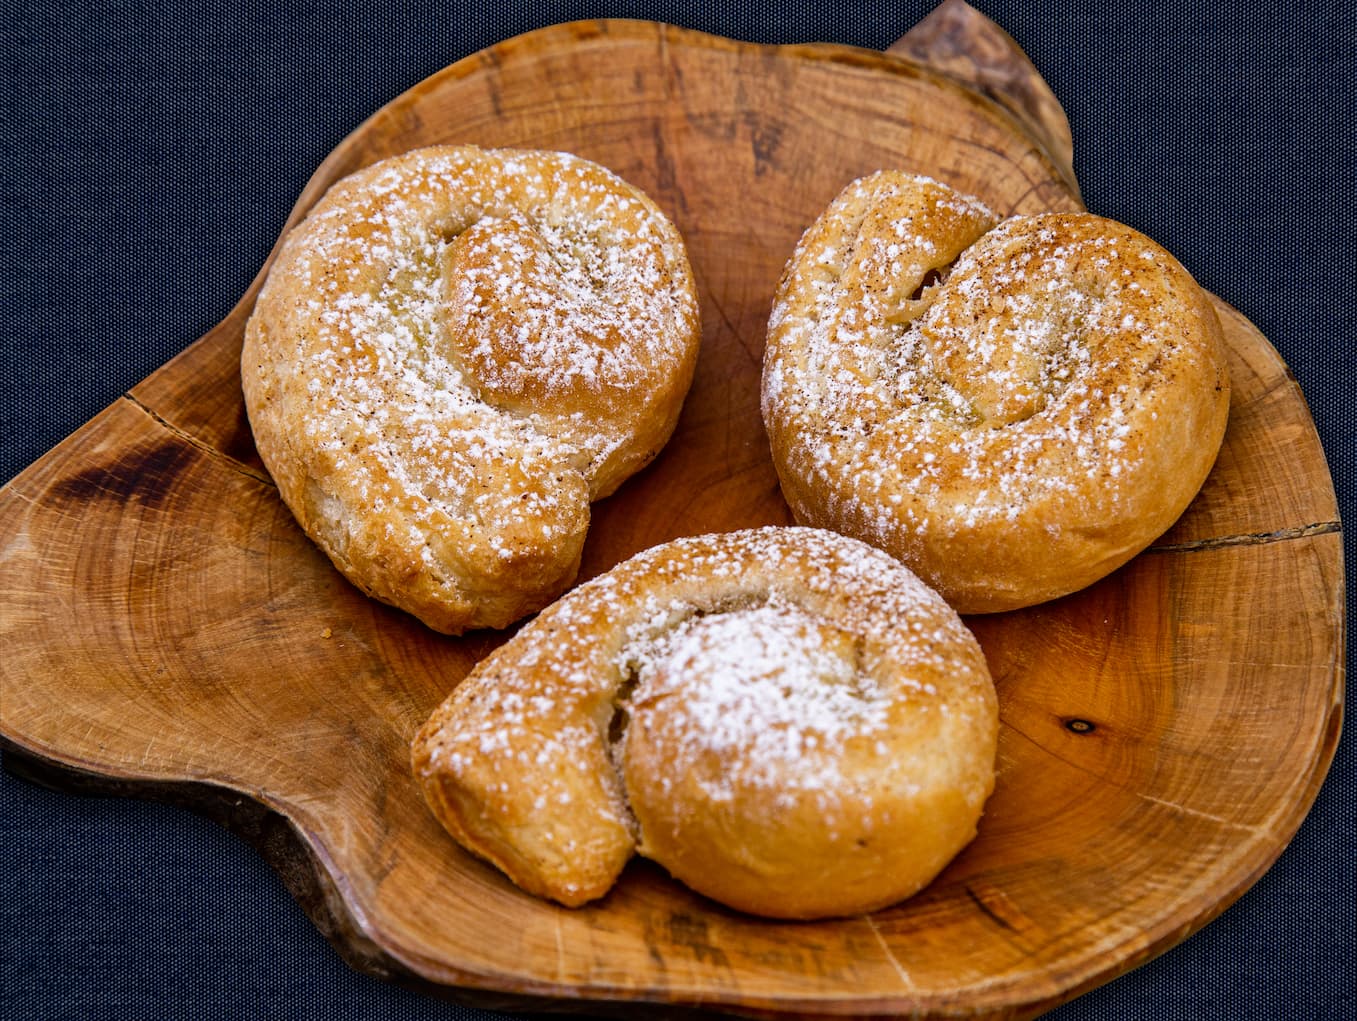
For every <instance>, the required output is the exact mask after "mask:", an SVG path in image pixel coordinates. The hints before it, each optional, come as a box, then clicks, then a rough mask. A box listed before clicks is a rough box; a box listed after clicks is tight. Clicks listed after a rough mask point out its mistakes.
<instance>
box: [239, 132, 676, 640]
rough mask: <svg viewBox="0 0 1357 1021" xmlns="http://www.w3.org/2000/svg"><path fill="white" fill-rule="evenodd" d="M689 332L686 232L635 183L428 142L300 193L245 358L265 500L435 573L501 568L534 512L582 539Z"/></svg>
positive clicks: (570, 160) (337, 539) (665, 425)
mask: <svg viewBox="0 0 1357 1021" xmlns="http://www.w3.org/2000/svg"><path fill="white" fill-rule="evenodd" d="M697 341H698V326H697V308H696V298H695V291H694V288H693V284H692V279H691V273H690V271H689V269H688V265H687V260H686V256H685V254H684V251H683V245H682V241H681V239H680V238H679V236H678V234H677V232H676V231H675V230H674V228H673V226H672V224H670V223H669V221H668V220H667V219H666V218H665V217H664V216H663V214H662V213H661V212H660V210H659V209H658V208H657V207H656V206H655V205H654V204H653V203H652V202H651V201H650V200H649V199H648V198H646V197H645V196H644V195H643V194H641V193H640V192H639V191H637V190H636V189H634V188H632V187H631V186H629V185H627V184H626V183H625V182H623V181H621V180H620V179H619V178H617V177H616V176H614V175H612V174H611V173H610V172H608V171H607V170H605V169H604V168H602V167H600V166H598V165H596V164H593V163H589V162H587V161H585V160H582V159H579V158H577V157H574V156H570V155H568V154H564V153H542V152H518V151H513V150H479V149H474V148H458V147H442V148H434V149H426V150H418V151H416V152H413V153H407V154H405V155H403V156H400V157H396V158H394V159H391V160H387V161H384V162H382V163H379V164H376V165H374V166H373V167H369V168H367V169H366V170H363V171H360V172H358V173H357V174H355V175H353V176H351V177H349V178H346V179H344V180H343V181H341V182H339V183H338V184H337V185H335V186H334V188H332V189H331V191H330V192H329V193H328V194H327V195H326V196H325V197H324V198H323V199H322V200H321V202H320V203H318V204H317V206H316V208H315V209H314V210H313V212H312V213H311V215H310V216H309V217H308V218H307V219H306V220H305V221H304V222H303V223H302V224H301V225H300V226H299V227H298V228H297V229H296V230H295V231H294V232H293V233H292V234H291V235H289V237H288V239H287V241H286V242H285V244H284V246H283V248H282V250H281V251H280V253H279V257H278V260H277V262H276V263H275V265H274V267H273V268H272V270H271V272H270V275H269V279H268V280H267V281H266V284H265V287H264V289H263V291H262V292H261V296H260V299H259V303H258V306H257V310H256V313H255V316H254V317H253V318H252V320H251V323H250V326H249V329H248V333H247V353H246V358H245V360H244V362H243V366H242V367H243V370H244V373H245V376H246V383H247V386H246V389H247V397H250V398H251V401H250V404H251V418H252V424H253V425H254V426H255V430H256V435H257V437H259V438H260V439H261V440H262V442H261V443H260V444H259V445H260V449H261V454H264V455H265V456H266V462H267V460H268V459H269V458H270V456H272V455H274V454H275V452H278V454H279V455H280V456H273V461H274V463H272V464H270V470H271V471H274V474H275V477H276V478H277V479H278V481H279V486H280V491H282V492H283V493H284V496H285V498H286V499H288V501H289V504H290V505H293V506H294V509H295V508H296V507H297V506H298V505H302V504H306V503H309V504H310V505H312V506H313V507H320V506H324V507H329V508H333V509H335V510H336V511H338V515H337V517H335V518H327V519H325V520H322V521H319V522H317V523H316V525H315V527H316V529H317V530H319V531H321V532H322V533H323V535H322V536H321V538H322V539H323V540H324V542H325V544H326V545H327V548H328V549H329V550H330V552H331V553H332V555H334V556H336V558H337V560H338V561H340V562H342V563H345V564H349V565H350V566H352V564H353V563H356V562H358V561H361V560H363V559H364V558H367V557H372V556H374V555H375V554H374V553H373V552H372V551H373V550H375V549H376V548H377V547H378V546H380V547H382V548H383V550H384V551H385V552H384V553H383V554H382V555H381V556H382V557H383V558H384V560H385V561H388V562H390V563H391V564H393V565H401V564H409V565H411V566H410V568H409V570H411V571H420V570H423V569H424V567H429V565H430V564H431V563H433V562H439V563H441V564H443V566H442V567H441V568H438V572H439V573H440V576H451V575H452V574H454V573H456V572H457V571H458V570H460V567H459V566H457V565H458V564H462V565H465V564H466V563H474V562H492V561H493V560H495V559H496V558H505V559H513V558H514V557H515V556H517V555H518V554H517V553H516V552H515V551H516V550H517V549H519V548H520V547H521V546H522V544H523V543H525V542H527V536H528V535H529V533H531V532H532V531H533V529H534V524H533V523H534V522H540V523H541V527H542V531H543V533H544V534H543V535H542V536H541V538H542V539H545V540H546V541H547V542H548V543H550V542H552V541H553V540H555V541H559V540H560V538H561V537H562V536H565V535H574V534H575V533H580V535H581V536H582V531H581V529H582V524H581V521H582V518H583V519H587V516H588V515H587V502H588V499H589V498H591V497H595V496H597V495H600V494H602V493H603V492H607V491H611V489H612V488H615V487H616V485H617V484H618V483H619V482H620V481H621V480H622V479H623V478H625V477H626V475H628V474H630V473H631V472H633V471H635V470H636V469H637V468H639V467H640V466H641V465H642V464H644V463H645V462H646V461H647V460H649V458H650V457H652V456H653V455H654V452H655V450H656V449H658V445H659V444H661V443H662V442H663V440H664V439H666V438H667V435H668V430H669V429H671V428H672V422H673V417H674V416H676V414H677V408H676V405H677V402H679V401H681V399H682V395H683V392H684V391H685V390H686V388H687V385H688V382H689V380H690V378H691V372H692V363H693V361H694V359H695V354H696V346H697ZM283 456H285V457H286V458H291V459H295V460H296V461H297V462H298V464H297V465H296V467H295V468H294V469H293V470H292V471H288V470H287V467H288V466H285V465H284V464H282V458H283ZM275 468H276V469H277V470H275ZM294 475H295V476H296V478H297V481H295V482H293V481H292V479H291V476H294ZM565 477H569V478H568V480H567V481H566V482H561V481H560V480H561V479H562V478H565ZM570 480H574V481H570ZM300 516H301V517H302V518H303V522H304V524H307V523H308V521H307V518H309V517H310V516H311V515H309V514H306V513H302V514H301V515H300ZM374 519H381V520H374ZM395 519H399V520H398V521H397V520H395ZM374 530H381V534H377V532H376V531H374ZM440 533H441V534H444V535H447V534H455V535H456V536H458V538H457V540H456V542H457V543H458V544H459V545H462V546H465V545H466V544H468V543H469V544H470V547H471V548H469V549H468V550H467V552H466V553H465V555H461V554H457V553H454V552H449V551H443V550H440V548H439V547H440V540H437V539H432V540H431V539H430V536H434V535H438V534H440ZM577 555H578V553H577V550H575V551H574V552H573V553H570V552H567V553H566V554H565V555H564V558H563V559H564V563H565V565H566V566H568V565H569V563H570V562H571V561H572V559H573V558H574V557H577ZM449 558H451V559H449ZM421 565H423V566H421ZM396 570H398V571H404V570H406V568H403V567H400V566H397V567H396ZM393 601H397V602H399V600H393ZM539 605H540V603H539ZM505 622H507V621H501V622H500V623H505Z"/></svg>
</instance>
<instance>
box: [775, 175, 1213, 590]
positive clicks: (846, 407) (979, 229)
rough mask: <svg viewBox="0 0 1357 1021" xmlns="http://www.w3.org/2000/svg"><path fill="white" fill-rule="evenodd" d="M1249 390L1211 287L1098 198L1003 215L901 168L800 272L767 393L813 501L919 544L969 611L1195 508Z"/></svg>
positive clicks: (798, 508)
mask: <svg viewBox="0 0 1357 1021" xmlns="http://www.w3.org/2000/svg"><path fill="white" fill-rule="evenodd" d="M1228 405H1229V383H1228V378H1227V370H1226V362H1225V347H1224V340H1223V336H1222V333H1221V328H1220V323H1219V321H1218V320H1217V318H1216V313H1215V310H1214V309H1213V307H1212V305H1211V302H1210V300H1209V299H1208V298H1207V296H1206V295H1205V294H1204V293H1203V291H1202V290H1201V289H1200V288H1199V287H1198V286H1197V284H1196V283H1195V282H1194V281H1193V280H1192V278H1191V277H1190V276H1189V275H1188V273H1187V271H1186V270H1185V269H1183V267H1182V266H1181V265H1179V264H1178V262H1176V261H1175V260H1174V259H1173V257H1172V256H1170V255H1169V254H1168V253H1167V252H1166V251H1164V249H1162V248H1161V247H1159V246H1158V245H1157V244H1155V243H1154V242H1153V241H1151V240H1150V239H1149V238H1147V237H1145V236H1144V235H1142V234H1139V233H1137V232H1136V231H1134V230H1132V229H1131V228H1129V227H1126V226H1123V225H1121V224H1118V223H1115V222H1113V221H1110V220H1106V219H1103V218H1101V217H1097V216H1093V215H1090V214H1086V213H1050V214H1043V215H1038V216H1016V217H1012V218H1009V219H1005V220H1003V221H1002V222H999V221H998V218H997V217H995V215H994V214H993V213H991V212H990V211H989V210H988V209H986V208H985V206H984V205H983V204H981V203H980V202H979V201H978V200H976V199H973V198H969V197H967V196H964V195H961V194H958V193H957V192H955V191H953V190H952V189H951V188H948V187H947V186H945V185H942V184H940V183H938V182H936V181H933V180H930V179H926V178H921V177H914V176H910V175H908V174H904V173H899V172H893V171H883V172H881V173H878V174H875V175H872V176H870V177H866V178H863V179H862V180H859V181H856V182H854V183H853V184H851V185H850V186H849V187H848V188H846V189H845V190H844V191H843V192H842V193H841V194H840V195H839V196H838V197H837V198H836V199H835V200H834V201H833V202H832V203H831V204H830V206H829V207H828V208H827V209H826V210H825V212H824V213H823V214H822V215H821V217H820V218H819V219H818V220H817V221H816V222H815V223H814V224H813V225H812V226H811V227H810V228H809V229H808V230H807V231H806V233H805V235H804V236H803V237H802V239H801V241H800V243H799V244H798V245H797V247H796V250H795V252H794V254H793V255H792V257H791V260H790V261H789V263H788V265H787V267H786V270H785V272H784V274H783V278H782V281H781V283H780V284H779V287H778V290H777V294H776V297H775V301H774V306H773V311H772V315H771V316H770V320H769V328H768V343H767V347H766V349H765V354H764V364H763V394H762V410H763V417H764V422H765V424H766V426H767V429H768V434H769V440H770V443H771V447H772V453H773V460H774V463H775V465H776V467H777V472H778V476H779V478H780V481H781V485H782V491H783V494H784V495H785V497H786V499H787V502H788V503H789V505H790V506H791V509H792V511H793V514H794V516H795V517H796V519H797V520H798V521H800V522H803V523H808V524H814V525H819V526H822V527H826V528H832V529H835V530H838V531H841V532H844V533H846V534H849V535H853V536H857V537H858V538H861V539H864V540H866V541H868V542H870V543H872V544H874V545H876V546H879V547H881V548H882V549H885V550H887V551H888V552H890V553H892V554H894V555H895V556H897V557H899V558H900V559H901V560H903V561H904V562H905V563H907V564H908V565H909V566H910V567H912V568H913V569H914V570H915V571H916V572H918V573H919V575H920V576H921V577H922V578H923V579H924V580H925V581H927V582H928V583H929V584H930V585H931V586H933V587H934V588H935V589H936V590H937V591H938V592H939V593H941V594H942V595H943V596H944V597H945V598H946V599H947V600H948V601H949V602H951V603H952V605H953V606H954V607H956V609H957V610H959V611H960V612H962V613H979V612H989V611H998V610H1007V609H1012V608H1015V607H1020V606H1026V605H1029V604H1032V603H1036V602H1041V601H1043V600H1047V599H1051V598H1054V597H1056V596H1060V595H1063V594H1065V593H1068V592H1072V591H1075V590H1076V589H1080V588H1083V587H1084V586H1086V585H1088V584H1090V583H1092V582H1093V581H1095V580H1097V579H1099V578H1101V577H1103V576H1104V575H1106V574H1108V573H1109V572H1111V571H1112V570H1113V569H1115V568H1116V567H1118V566H1120V565H1121V564H1123V563H1125V562H1126V561H1127V560H1129V559H1130V558H1131V557H1132V556H1134V555H1135V554H1136V553H1137V552H1139V551H1140V550H1141V549H1143V548H1144V547H1145V546H1146V545H1148V544H1149V543H1150V542H1151V541H1152V540H1153V539H1154V538H1155V537H1157V536H1158V535H1160V534H1161V533H1163V532H1164V531H1165V530H1166V529H1167V528H1168V527H1169V525H1171V524H1172V523H1173V522H1174V521H1175V520H1176V519H1177V518H1178V516H1179V515H1180V514H1181V513H1182V512H1183V510H1184V509H1185V508H1186V507H1187V505H1188V504H1189V503H1190V502H1191V500H1192V498H1193V497H1194V496H1195V494H1196V493H1197V491H1198V489H1199V488H1200V487H1201V485H1202V482H1203V481H1204V480H1205V478H1206V475H1207V473H1208V472H1209V471H1210V469H1211V466H1212V464H1213V463H1214V461H1215V458H1216V454H1217V452H1218V450H1219V448H1220V444H1221V440H1222V438H1223V435H1224V432H1225V420H1226V414H1227V409H1228Z"/></svg>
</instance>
